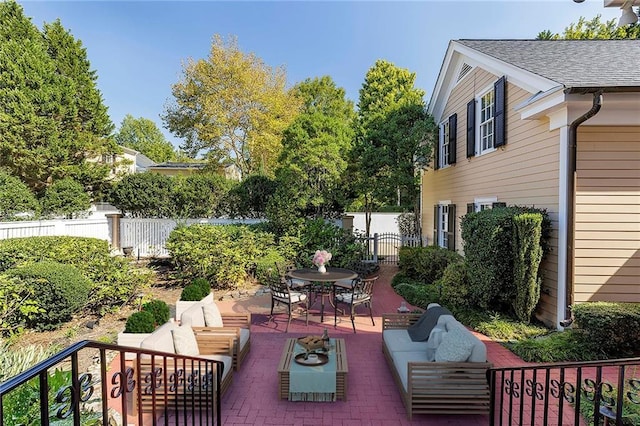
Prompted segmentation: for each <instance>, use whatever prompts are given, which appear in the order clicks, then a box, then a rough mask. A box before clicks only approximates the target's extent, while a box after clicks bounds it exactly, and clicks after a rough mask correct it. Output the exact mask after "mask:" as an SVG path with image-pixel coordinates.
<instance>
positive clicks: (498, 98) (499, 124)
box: [493, 76, 507, 148]
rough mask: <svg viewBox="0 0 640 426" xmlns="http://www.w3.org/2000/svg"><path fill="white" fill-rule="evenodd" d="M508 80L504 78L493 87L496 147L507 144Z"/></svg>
mask: <svg viewBox="0 0 640 426" xmlns="http://www.w3.org/2000/svg"><path fill="white" fill-rule="evenodd" d="M506 86H507V83H506V78H505V77H504V76H502V77H501V78H500V79H499V80H498V81H496V82H495V84H494V85H493V90H494V92H495V109H494V120H493V121H494V125H495V147H496V148H497V147H499V146H503V145H505V144H506V143H507V139H506V137H505V136H506V135H505V127H506V123H505V122H506V111H505V100H506Z"/></svg>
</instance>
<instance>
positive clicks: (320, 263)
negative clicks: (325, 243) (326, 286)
mask: <svg viewBox="0 0 640 426" xmlns="http://www.w3.org/2000/svg"><path fill="white" fill-rule="evenodd" d="M330 260H331V253H329V252H328V251H326V250H316V254H314V255H313V264H314V265H316V266H317V267H318V272H320V273H321V274H324V273H325V272H327V268H326V267H325V266H324V264H325V263H327V262H329V261H330Z"/></svg>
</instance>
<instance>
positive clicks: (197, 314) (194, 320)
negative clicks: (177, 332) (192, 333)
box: [180, 302, 205, 327]
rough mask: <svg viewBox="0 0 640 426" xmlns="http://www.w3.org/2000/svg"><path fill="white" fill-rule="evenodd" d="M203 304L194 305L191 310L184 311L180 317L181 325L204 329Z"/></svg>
mask: <svg viewBox="0 0 640 426" xmlns="http://www.w3.org/2000/svg"><path fill="white" fill-rule="evenodd" d="M202 305H203V303H201V302H198V303H194V304H193V306H190V307H189V309H187V310H186V311H184V312H183V313H182V315H180V325H187V326H189V327H204V326H205V323H204V314H203V312H202Z"/></svg>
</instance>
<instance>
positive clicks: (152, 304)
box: [142, 299, 171, 327]
mask: <svg viewBox="0 0 640 426" xmlns="http://www.w3.org/2000/svg"><path fill="white" fill-rule="evenodd" d="M142 310H143V311H145V312H149V313H151V315H153V319H154V321H155V325H156V327H157V326H159V325H161V324H164V323H165V322H167V321H169V317H170V316H171V310H170V309H169V305H167V302H165V301H164V300H160V299H153V300H151V301H149V302H147V303H145V304H144V305H142Z"/></svg>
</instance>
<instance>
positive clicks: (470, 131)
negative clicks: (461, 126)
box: [467, 99, 476, 158]
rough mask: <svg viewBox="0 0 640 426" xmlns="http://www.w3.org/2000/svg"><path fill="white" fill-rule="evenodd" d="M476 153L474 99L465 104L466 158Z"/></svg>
mask: <svg viewBox="0 0 640 426" xmlns="http://www.w3.org/2000/svg"><path fill="white" fill-rule="evenodd" d="M474 155H476V100H475V99H472V100H470V101H469V103H468V104H467V158H469V157H473V156H474Z"/></svg>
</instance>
